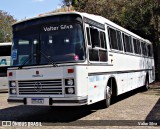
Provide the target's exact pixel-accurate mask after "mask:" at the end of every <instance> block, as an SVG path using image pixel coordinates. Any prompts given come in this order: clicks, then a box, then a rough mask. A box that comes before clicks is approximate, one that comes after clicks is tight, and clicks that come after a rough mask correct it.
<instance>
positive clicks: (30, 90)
mask: <svg viewBox="0 0 160 129" xmlns="http://www.w3.org/2000/svg"><path fill="white" fill-rule="evenodd" d="M18 86H19V94H20V95H33V94H34V95H36V94H41V95H48V94H51V95H62V80H61V79H56V80H36V81H19V82H18Z"/></svg>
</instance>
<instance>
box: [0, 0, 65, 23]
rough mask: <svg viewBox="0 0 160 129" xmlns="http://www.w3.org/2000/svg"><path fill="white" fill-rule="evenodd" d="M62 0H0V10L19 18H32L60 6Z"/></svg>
mask: <svg viewBox="0 0 160 129" xmlns="http://www.w3.org/2000/svg"><path fill="white" fill-rule="evenodd" d="M61 1H62V0H0V10H3V11H5V12H8V13H9V14H10V15H12V16H13V17H14V18H15V19H17V20H22V19H24V18H31V17H34V16H38V15H39V14H43V13H46V12H51V11H53V10H55V9H57V8H60V6H61Z"/></svg>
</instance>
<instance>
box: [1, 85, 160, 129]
mask: <svg viewBox="0 0 160 129" xmlns="http://www.w3.org/2000/svg"><path fill="white" fill-rule="evenodd" d="M7 97H8V94H7V93H1V94H0V121H18V122H42V123H41V124H42V125H43V126H42V127H34V128H37V129H39V128H44V126H46V127H45V129H51V128H53V127H54V128H57V129H59V128H73V129H74V128H75V127H76V128H82V129H83V128H95V129H97V128H99V129H103V128H107V129H108V128H109V129H110V128H111V129H112V128H115V129H116V128H120V129H125V128H126V129H128V128H138V129H143V128H144V129H146V128H148V129H153V128H157V129H158V126H147V124H150V125H156V123H157V122H159V123H160V85H159V83H157V84H152V85H151V88H150V89H149V91H147V92H142V91H141V90H140V89H137V90H134V91H131V92H129V93H126V94H123V95H121V96H118V97H117V98H116V99H115V100H114V102H113V104H112V105H111V106H110V107H109V108H106V109H105V108H103V107H102V104H101V103H96V104H94V105H91V106H82V107H53V108H51V107H45V106H43V107H42V106H38V107H37V106H23V105H20V106H17V105H14V104H12V105H11V104H8V103H7ZM68 124H69V125H70V126H66V125H68ZM135 125H136V126H135ZM142 125H144V126H142ZM159 127H160V126H159ZM0 128H4V127H2V126H1V127H0ZM6 128H15V129H17V128H21V127H6ZM23 128H24V127H23ZM27 128H33V127H27Z"/></svg>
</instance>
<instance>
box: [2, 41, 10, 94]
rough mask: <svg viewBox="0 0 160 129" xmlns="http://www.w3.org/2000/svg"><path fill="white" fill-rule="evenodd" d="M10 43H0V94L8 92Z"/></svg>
mask: <svg viewBox="0 0 160 129" xmlns="http://www.w3.org/2000/svg"><path fill="white" fill-rule="evenodd" d="M11 46H12V43H11V42H7V43H0V92H3V91H7V90H8V80H7V68H8V67H9V66H10V56H11Z"/></svg>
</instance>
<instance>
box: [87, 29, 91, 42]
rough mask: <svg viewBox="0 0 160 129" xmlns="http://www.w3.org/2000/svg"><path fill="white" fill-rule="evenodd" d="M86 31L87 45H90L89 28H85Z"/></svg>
mask: <svg viewBox="0 0 160 129" xmlns="http://www.w3.org/2000/svg"><path fill="white" fill-rule="evenodd" d="M86 31H87V41H88V45H91V39H90V29H89V27H87V28H86Z"/></svg>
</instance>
